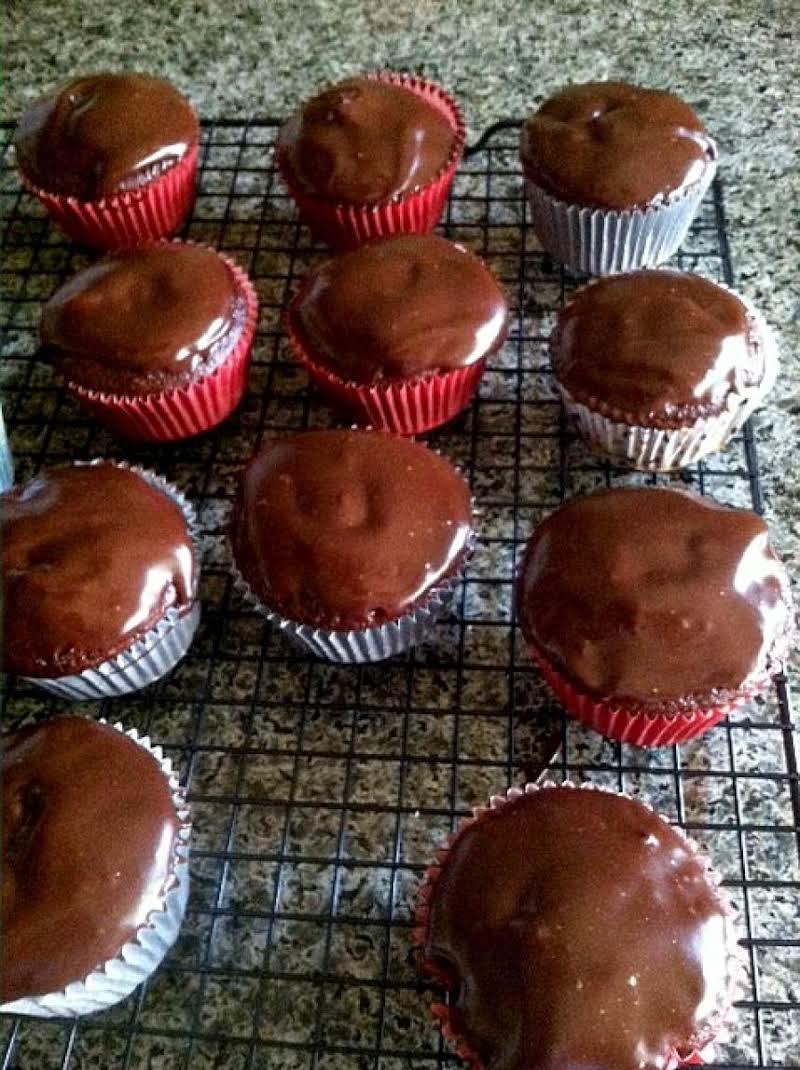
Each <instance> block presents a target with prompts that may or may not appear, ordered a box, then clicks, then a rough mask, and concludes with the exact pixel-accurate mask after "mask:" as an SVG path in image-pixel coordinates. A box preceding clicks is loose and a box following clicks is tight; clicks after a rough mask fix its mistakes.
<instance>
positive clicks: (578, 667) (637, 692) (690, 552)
mask: <svg viewBox="0 0 800 1070" xmlns="http://www.w3.org/2000/svg"><path fill="white" fill-rule="evenodd" d="M517 607H518V615H519V621H520V625H521V627H522V632H523V635H524V636H525V639H526V640H527V642H528V644H529V646H530V648H531V652H532V654H533V657H534V659H535V660H536V662H537V664H538V665H539V667H540V669H541V670H542V673H543V675H544V677H545V679H546V680H547V682H548V683H549V684H550V686H551V687H552V688H553V690H554V691H555V693H556V695H557V697H558V698H559V700H560V701H561V702H562V703H563V705H564V706H565V708H566V710H567V712H568V713H570V714H571V715H572V716H573V717H576V718H577V719H578V720H580V721H582V722H583V723H584V724H587V725H589V726H590V727H591V728H594V729H596V730H597V731H598V732H602V733H603V735H606V736H609V737H610V738H612V739H616V740H620V741H622V742H625V743H634V744H637V745H639V746H665V745H667V744H670V743H678V742H681V741H683V740H687V739H691V738H692V737H694V736H697V735H699V734H700V733H701V732H704V731H705V730H706V729H708V728H710V727H711V726H712V725H714V724H715V723H716V722H717V721H719V720H720V719H721V718H722V717H724V716H725V715H726V714H727V713H728V712H730V711H731V710H732V709H733V708H735V707H736V706H738V705H740V704H741V703H743V702H745V701H747V700H748V699H750V698H751V697H752V696H753V695H755V694H756V693H758V692H759V691H761V690H763V689H764V688H765V687H767V686H768V684H769V682H770V680H771V678H772V676H773V675H774V674H775V673H777V672H779V671H780V669H781V666H782V663H783V661H784V659H785V657H786V655H787V652H788V648H789V645H790V641H791V639H792V637H793V631H794V618H793V612H792V605H791V597H790V589H789V579H788V577H787V575H786V571H785V569H784V567H783V565H782V564H781V562H780V561H779V560H778V558H777V557H776V555H775V554H774V552H773V551H772V549H771V547H770V545H769V533H768V531H767V526H766V524H765V523H764V521H763V520H762V519H761V517H759V516H756V514H755V513H751V512H748V511H746V510H740V509H729V508H727V507H725V506H722V505H718V504H717V503H716V502H714V501H712V500H710V499H709V498H701V497H699V496H697V495H693V494H689V493H686V492H684V491H678V490H670V489H667V488H660V487H659V488H655V487H648V488H635V487H620V488H615V489H613V490H603V491H599V492H597V493H595V494H590V495H588V496H586V497H582V498H573V499H572V500H571V501H569V502H567V503H566V504H565V505H563V506H561V508H560V509H557V510H556V511H555V512H554V513H551V515H550V516H548V517H547V518H546V519H545V520H544V521H543V522H542V523H541V524H540V525H539V526H538V527H537V528H536V529H535V531H534V532H533V534H532V535H531V538H530V540H529V541H528V545H527V548H526V550H525V556H524V558H523V562H522V568H521V572H520V576H519V584H518V595H517Z"/></svg>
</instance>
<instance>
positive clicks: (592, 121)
mask: <svg viewBox="0 0 800 1070" xmlns="http://www.w3.org/2000/svg"><path fill="white" fill-rule="evenodd" d="M521 155H522V163H523V168H524V170H525V174H526V175H527V176H528V178H530V179H531V180H532V181H533V182H535V183H536V184H537V185H538V186H541V187H542V188H543V189H544V190H546V191H547V192H548V193H550V194H551V195H552V196H554V197H558V198H560V199H561V200H564V201H567V202H570V203H574V204H579V205H585V206H587V207H597V208H619V209H624V208H637V207H645V206H646V205H648V204H650V203H652V202H654V201H657V200H659V199H660V198H662V197H666V196H668V195H669V194H671V193H674V192H675V191H676V190H680V189H683V188H684V187H686V186H690V185H692V183H694V182H696V181H697V180H698V179H700V178H701V177H702V175H703V174H704V172H705V170H706V168H707V166H708V164H709V163H711V162H712V161H713V160H714V159H716V148H715V146H714V143H713V141H712V140H711V138H710V137H709V136H708V134H707V133H706V129H705V127H704V126H703V124H702V123H701V122H700V120H699V119H698V117H697V116H696V115H695V113H694V112H693V111H692V109H691V108H690V107H689V105H688V104H685V103H684V102H683V101H682V100H681V99H680V98H679V97H676V96H674V95H673V94H672V93H667V92H664V91H663V90H659V89H642V88H640V87H639V86H634V85H628V84H627V83H626V82H589V83H586V84H585V85H573V86H568V87H567V88H566V89H563V90H561V92H559V93H556V94H555V96H552V97H550V98H549V99H548V100H546V101H545V102H544V104H542V106H541V107H540V108H539V110H538V111H537V112H535V114H534V115H532V116H531V118H530V119H528V121H527V123H526V124H525V126H524V127H523V130H522V141H521Z"/></svg>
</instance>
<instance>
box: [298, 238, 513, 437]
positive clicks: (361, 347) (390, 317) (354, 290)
mask: <svg viewBox="0 0 800 1070" xmlns="http://www.w3.org/2000/svg"><path fill="white" fill-rule="evenodd" d="M507 325H508V308H507V306H506V301H505V298H504V296H503V292H502V290H501V289H500V286H499V285H498V283H497V280H496V279H495V277H494V275H493V274H492V273H491V271H490V270H489V269H488V268H487V267H486V265H485V264H484V263H483V262H482V261H481V260H480V259H479V258H478V257H477V256H475V254H474V253H471V252H469V251H468V250H467V249H465V248H464V247H463V246H461V245H456V244H455V243H453V242H449V241H446V240H445V239H444V238H440V237H437V236H435V235H432V234H425V235H419V234H411V235H402V236H401V237H398V238H387V239H384V240H383V241H377V242H370V243H369V244H367V245H363V246H361V248H359V249H356V250H354V251H352V252H348V253H341V254H340V255H339V256H335V257H332V258H331V259H330V260H328V261H326V262H325V263H324V264H322V265H321V266H320V267H319V268H317V269H316V271H314V272H313V274H312V275H311V276H310V277H309V278H308V279H307V280H306V281H305V283H304V284H303V286H302V287H301V289H300V290H299V292H298V293H297V295H296V297H295V298H294V300H293V301H292V303H291V305H290V306H289V309H288V311H287V314H286V333H287V335H288V338H289V342H290V344H291V347H292V351H293V353H294V355H295V357H296V358H297V360H299V361H300V363H301V364H302V365H303V367H304V368H305V369H306V371H307V372H308V374H309V375H310V376H311V379H312V380H313V382H314V383H315V384H316V385H317V386H319V387H320V389H322V390H323V391H324V392H325V394H326V395H327V396H328V397H329V398H330V399H331V401H332V402H333V404H334V405H336V406H337V407H338V408H340V409H342V410H343V411H344V412H346V413H347V414H348V415H349V416H351V417H353V418H355V419H357V420H358V421H359V422H360V423H364V424H368V425H370V426H372V427H374V428H377V429H380V430H384V431H392V432H395V433H397V434H403V435H415V434H421V433H422V432H424V431H429V430H431V429H432V428H434V427H438V426H439V425H440V424H443V423H446V422H447V421H448V420H450V419H452V418H453V417H454V416H456V415H457V414H458V413H459V412H461V410H462V409H464V408H465V407H466V406H467V405H468V404H469V402H470V400H471V399H472V396H473V394H474V393H475V390H476V389H477V387H478V383H479V381H480V378H481V376H482V374H483V372H484V369H485V367H486V361H487V358H488V357H489V356H491V355H492V354H493V353H495V352H496V351H497V350H498V349H499V348H500V346H501V345H502V344H503V341H504V340H505V337H506V331H507Z"/></svg>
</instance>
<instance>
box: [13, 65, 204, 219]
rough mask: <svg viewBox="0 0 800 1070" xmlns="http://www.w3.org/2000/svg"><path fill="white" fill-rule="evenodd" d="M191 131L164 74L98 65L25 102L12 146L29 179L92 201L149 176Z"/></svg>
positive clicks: (184, 105) (194, 133) (193, 120)
mask: <svg viewBox="0 0 800 1070" xmlns="http://www.w3.org/2000/svg"><path fill="white" fill-rule="evenodd" d="M199 133H200V131H199V126H198V122H197V116H196V115H195V113H194V111H193V110H192V107H191V105H190V104H189V102H188V101H187V100H186V99H185V97H183V96H181V94H180V93H179V92H178V91H177V89H175V87H174V86H173V85H171V84H170V83H169V82H168V81H166V80H165V79H164V78H156V77H154V76H153V75H150V74H119V73H112V72H108V71H104V72H102V73H99V74H89V75H84V76H82V77H80V78H73V79H72V81H70V82H67V83H66V85H63V86H61V87H60V88H58V89H56V90H55V91H53V92H52V93H48V94H47V95H46V96H43V97H41V98H40V99H39V100H37V101H36V102H35V103H34V104H32V105H31V106H30V107H29V108H28V110H27V111H26V112H25V113H24V115H23V116H22V118H21V119H20V121H19V124H18V125H17V130H16V134H15V136H14V145H15V147H16V151H17V160H18V162H19V166H20V168H21V170H22V172H23V174H24V175H25V176H26V178H28V179H29V180H30V181H31V182H33V183H34V184H35V185H37V186H40V187H41V188H42V189H44V190H46V191H47V192H48V193H58V194H62V195H64V196H69V197H77V198H78V199H79V200H84V201H94V200H99V199H101V198H103V197H109V196H112V195H113V194H115V193H121V192H123V191H125V190H130V189H136V188H138V187H139V186H142V185H144V184H146V183H147V182H150V181H151V180H152V179H153V178H156V177H157V176H158V175H160V174H161V173H162V172H163V171H166V170H167V169H168V168H169V167H172V166H173V165H174V164H176V163H177V162H178V161H179V160H180V159H181V158H182V157H183V156H184V155H185V153H186V152H187V150H188V149H189V148H190V147H191V145H193V144H194V143H195V142H196V141H197V139H198V137H199Z"/></svg>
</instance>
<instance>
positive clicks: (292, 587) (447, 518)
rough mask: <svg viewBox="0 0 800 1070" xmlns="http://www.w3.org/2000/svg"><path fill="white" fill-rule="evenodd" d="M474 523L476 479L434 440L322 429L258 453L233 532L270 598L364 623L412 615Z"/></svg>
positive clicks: (336, 620)
mask: <svg viewBox="0 0 800 1070" xmlns="http://www.w3.org/2000/svg"><path fill="white" fill-rule="evenodd" d="M471 523H472V511H471V503H470V494H469V488H468V487H467V484H466V483H465V482H464V480H463V479H462V478H461V476H460V475H459V474H458V472H456V470H455V469H454V468H453V467H452V465H450V464H449V462H448V461H446V460H444V459H443V458H441V457H439V456H437V455H436V454H435V453H433V452H431V451H430V450H428V449H426V448H425V447H424V446H422V445H420V444H418V443H415V442H410V441H408V440H406V439H401V438H395V437H392V436H389V435H384V434H379V433H371V432H367V431H311V432H308V433H306V434H300V435H293V436H291V437H289V438H286V439H283V440H281V441H279V442H275V443H273V444H272V445H269V446H267V448H266V449H264V450H262V451H261V453H259V454H257V455H256V457H254V458H253V460H252V461H251V462H250V464H249V466H248V467H247V469H246V470H245V472H244V475H243V477H242V483H241V487H240V491H239V495H238V499H237V502H236V505H235V508H234V518H233V525H232V532H231V535H232V542H233V550H234V556H235V559H236V564H237V566H238V568H239V570H240V571H241V573H242V575H243V576H244V578H245V579H246V580H247V582H248V583H249V584H250V587H251V588H252V589H253V591H254V592H255V593H256V594H257V595H258V596H259V597H261V598H262V599H263V600H264V602H265V603H266V604H267V605H268V606H270V607H271V608H273V609H275V610H277V611H278V612H280V613H282V614H284V615H285V616H287V617H290V618H291V619H292V620H294V621H299V622H302V623H307V624H320V625H324V626H326V627H329V628H350V627H352V628H361V627H365V626H368V625H373V624H382V623H384V622H385V621H388V620H393V619H395V618H397V617H399V616H401V615H403V614H404V613H406V612H407V611H408V610H410V609H411V608H412V607H413V606H414V605H415V604H417V603H418V602H420V601H423V600H424V598H425V596H426V594H427V592H428V591H429V590H430V588H431V587H433V586H435V585H436V584H438V583H439V582H440V581H442V580H443V579H445V578H446V577H448V576H449V575H451V574H452V573H454V572H455V571H456V570H457V569H458V567H459V565H460V563H461V561H462V560H463V559H464V557H465V554H466V551H467V546H468V541H469V538H470V534H471Z"/></svg>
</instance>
